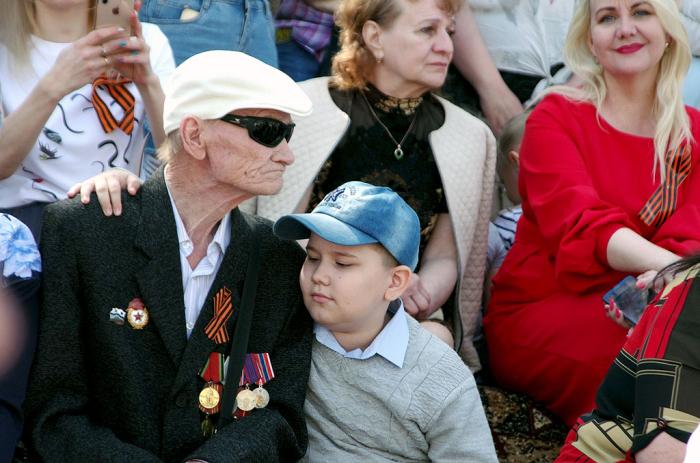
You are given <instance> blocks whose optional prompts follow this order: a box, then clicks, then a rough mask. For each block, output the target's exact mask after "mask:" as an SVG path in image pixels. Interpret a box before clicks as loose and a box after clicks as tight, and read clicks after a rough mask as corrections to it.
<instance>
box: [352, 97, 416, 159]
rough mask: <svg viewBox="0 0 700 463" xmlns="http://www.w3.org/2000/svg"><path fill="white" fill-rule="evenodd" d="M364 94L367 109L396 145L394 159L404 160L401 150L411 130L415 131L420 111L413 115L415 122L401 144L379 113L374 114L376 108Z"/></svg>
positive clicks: (409, 127) (413, 121)
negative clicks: (414, 127)
mask: <svg viewBox="0 0 700 463" xmlns="http://www.w3.org/2000/svg"><path fill="white" fill-rule="evenodd" d="M360 93H361V94H362V98H364V99H365V103H367V107H368V108H369V111H370V112H371V113H372V116H374V119H376V121H377V122H379V125H381V126H382V127H383V128H384V130H385V131H386V133H387V135H389V138H391V141H393V142H394V143H396V149H395V150H394V157H395V158H396V160H397V161H400V160H401V159H402V158H403V154H404V153H403V150H402V149H401V145H403V142H405V141H406V137H408V134H409V133H411V130H412V129H413V126H414V125H415V123H416V117H417V116H418V111H416V113H415V114H414V115H413V120H412V121H411V124H410V125H409V126H408V130H406V133H405V134H404V135H403V138H402V139H401V141H400V142H397V141H396V139H395V138H394V136H393V135H392V134H391V131H390V130H389V129H388V128H387V126H386V125H384V123H383V122H382V120H381V119H379V116H377V113H375V112H374V108H372V105H371V104H370V102H369V100H368V99H367V96H366V95H365V92H362V91H360Z"/></svg>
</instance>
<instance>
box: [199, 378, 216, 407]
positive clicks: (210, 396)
mask: <svg viewBox="0 0 700 463" xmlns="http://www.w3.org/2000/svg"><path fill="white" fill-rule="evenodd" d="M220 401H221V393H220V392H219V391H218V390H217V388H216V387H215V386H214V384H212V383H209V384H208V385H207V386H206V387H205V388H204V389H202V392H200V393H199V406H200V407H201V408H203V409H205V410H207V411H209V412H211V411H212V410H214V409H215V408H216V406H217V405H219V402H220Z"/></svg>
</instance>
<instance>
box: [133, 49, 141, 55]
mask: <svg viewBox="0 0 700 463" xmlns="http://www.w3.org/2000/svg"><path fill="white" fill-rule="evenodd" d="M131 54H132V55H138V54H139V51H138V50H131Z"/></svg>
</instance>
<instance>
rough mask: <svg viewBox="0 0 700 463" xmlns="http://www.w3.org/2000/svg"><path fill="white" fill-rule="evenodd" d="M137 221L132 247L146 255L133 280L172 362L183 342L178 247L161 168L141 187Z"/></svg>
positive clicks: (178, 359)
mask: <svg viewBox="0 0 700 463" xmlns="http://www.w3.org/2000/svg"><path fill="white" fill-rule="evenodd" d="M141 191H142V193H141V194H142V201H141V204H142V206H141V223H140V224H139V230H138V231H137V234H136V240H135V246H136V247H137V248H138V249H140V250H141V251H142V252H143V253H144V255H145V256H146V262H145V263H144V265H143V266H142V267H141V268H140V269H139V270H138V271H137V272H136V274H135V277H136V283H137V284H138V286H139V289H140V291H141V296H142V297H143V300H144V303H145V304H146V307H147V308H148V311H149V315H150V319H151V323H153V324H154V325H155V327H156V329H157V330H158V332H159V334H160V337H161V339H162V340H163V343H164V344H165V347H166V349H167V350H168V353H169V354H170V356H171V358H172V359H173V363H174V364H175V365H177V364H179V363H180V360H181V357H182V353H183V351H184V349H185V346H186V344H187V331H186V329H185V306H184V295H183V289H182V271H181V269H180V247H179V244H178V239H177V229H176V226H175V217H174V215H173V210H172V206H171V203H170V198H169V197H168V191H167V188H166V186H165V178H164V176H163V168H161V169H159V170H158V171H157V172H156V173H155V174H154V175H153V178H152V179H151V180H150V181H148V182H146V183H144V184H143V187H142V188H141Z"/></svg>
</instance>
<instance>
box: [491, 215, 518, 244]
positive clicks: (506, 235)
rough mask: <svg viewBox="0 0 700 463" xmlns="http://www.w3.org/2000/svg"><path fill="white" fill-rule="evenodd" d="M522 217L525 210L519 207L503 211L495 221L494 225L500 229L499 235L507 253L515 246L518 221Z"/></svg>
mask: <svg viewBox="0 0 700 463" xmlns="http://www.w3.org/2000/svg"><path fill="white" fill-rule="evenodd" d="M521 215H523V208H522V206H520V205H518V206H514V207H511V208H510V209H503V210H502V211H501V212H499V213H498V215H497V216H496V218H495V219H493V222H492V223H493V224H494V225H495V226H496V228H497V229H498V234H499V235H501V239H502V240H503V245H504V246H505V247H506V251H508V250H510V248H511V247H512V246H513V242H514V241H515V230H516V229H517V227H518V220H520V216H521Z"/></svg>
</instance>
